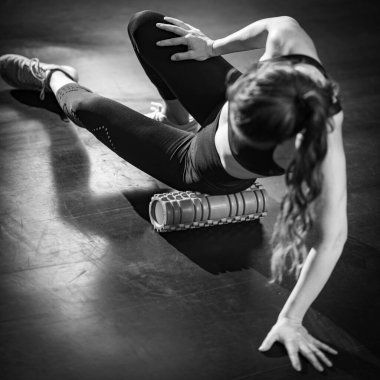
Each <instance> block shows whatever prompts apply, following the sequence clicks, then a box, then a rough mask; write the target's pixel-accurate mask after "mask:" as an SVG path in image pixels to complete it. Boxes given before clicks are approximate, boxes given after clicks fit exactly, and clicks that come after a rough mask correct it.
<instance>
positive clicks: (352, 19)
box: [0, 0, 380, 380]
mask: <svg viewBox="0 0 380 380" xmlns="http://www.w3.org/2000/svg"><path fill="white" fill-rule="evenodd" d="M355 3H356V5H354V4H355ZM141 9H154V10H158V11H161V12H163V13H166V14H170V15H172V16H175V17H178V18H181V19H184V20H185V21H188V22H189V23H191V24H194V25H195V26H197V27H199V28H201V29H202V30H203V31H204V32H205V33H207V34H209V35H210V36H211V37H213V38H217V37H221V36H224V35H226V34H228V33H230V32H232V31H234V30H237V29H238V28H240V27H243V26H245V25H247V24H248V23H250V22H252V21H254V20H257V19H259V18H264V17H270V16H278V15H285V14H287V15H291V16H293V17H295V18H296V19H297V20H299V22H300V23H301V24H302V25H303V26H304V28H305V29H306V30H307V31H308V32H309V33H310V35H311V36H312V37H313V38H314V40H315V43H316V45H317V47H318V49H319V53H320V57H321V59H322V61H323V63H324V64H325V66H326V67H327V69H328V71H329V73H330V74H331V76H333V77H334V78H335V79H336V80H337V81H338V82H339V83H340V85H341V88H342V94H343V99H344V108H345V124H344V139H345V150H346V155H347V169H348V192H349V196H348V218H349V238H348V241H347V244H346V246H345V249H344V252H343V255H342V257H341V260H340V261H339V263H338V265H337V267H336V270H335V271H334V273H333V275H332V277H331V279H330V281H329V282H328V284H327V286H326V287H325V289H324V290H323V292H322V293H321V295H320V296H319V298H318V299H317V301H316V302H315V303H314V305H313V307H312V309H311V310H310V311H309V313H308V315H307V317H306V326H307V327H308V328H309V330H310V331H311V332H312V333H313V334H314V335H315V336H317V337H319V338H320V339H322V340H324V341H325V342H328V343H329V344H331V345H332V346H334V347H336V348H337V349H338V350H339V355H338V356H337V357H336V358H335V359H334V364H335V366H334V368H333V369H327V370H326V371H325V373H323V374H319V373H317V372H316V371H315V370H314V369H313V368H312V367H311V366H310V365H309V364H307V363H306V362H305V361H303V371H302V372H301V373H296V372H294V371H293V370H292V368H291V366H290V363H289V360H288V357H287V356H286V355H285V353H284V350H283V349H282V347H280V346H275V347H274V348H273V349H272V350H271V351H270V352H269V353H268V354H266V355H264V354H262V353H259V352H258V350H257V349H258V346H259V345H260V343H261V341H262V340H263V338H264V337H265V335H266V333H267V332H268V330H269V329H270V327H271V326H272V324H273V323H274V322H275V319H276V317H277V314H278V312H279V311H280V309H281V307H282V305H283V303H284V301H285V299H286V297H287V296H288V294H289V289H290V286H291V284H290V283H289V284H286V285H283V286H278V285H268V262H269V253H270V252H269V249H268V247H269V238H270V235H271V232H272V229H273V223H274V220H275V217H276V213H277V211H278V206H279V201H280V199H281V196H282V194H283V192H284V185H283V178H282V177H280V178H268V179H265V180H262V184H263V185H265V187H266V188H267V190H268V192H269V200H270V205H269V206H270V212H269V216H268V217H267V218H265V219H263V220H262V221H261V222H251V223H243V224H240V225H227V226H221V227H215V228H210V229H200V230H194V231H191V232H177V233H172V234H164V235H160V234H158V233H156V232H154V231H153V230H152V228H151V225H150V223H149V220H148V216H147V211H148V203H149V199H150V197H151V195H152V194H154V193H156V192H159V191H162V189H163V188H165V186H164V185H163V184H161V183H159V182H158V181H156V180H155V179H153V178H151V177H149V176H148V175H146V174H145V173H142V172H140V171H139V170H137V169H136V168H134V167H132V166H131V165H129V164H128V163H126V162H123V161H122V160H121V159H120V158H119V157H118V156H116V155H115V154H113V153H112V152H110V151H109V150H108V149H107V148H106V147H104V146H102V144H101V143H100V142H98V141H97V140H96V139H95V138H94V137H93V136H92V135H90V134H89V133H88V132H87V131H85V130H83V129H79V128H77V127H75V126H74V125H72V124H70V123H67V122H65V121H63V120H62V115H61V114H60V112H59V110H58V108H57V105H56V104H55V102H54V100H53V99H52V98H51V97H48V99H47V101H45V102H44V103H42V102H41V101H40V100H39V98H38V94H37V93H33V92H29V91H22V90H12V89H11V88H10V87H9V86H7V85H6V84H5V83H4V82H2V81H1V82H0V86H1V87H0V227H1V229H0V378H1V379H3V380H5V379H7V380H8V379H15V380H33V379H83V380H84V379H91V380H97V379H112V380H119V379H128V380H144V379H148V380H155V379H166V380H172V379H175V380H179V379H181V380H182V379H183V380H188V379H189V380H203V379H204V380H232V379H235V380H237V379H239V380H243V379H244V380H248V379H255V380H266V379H270V380H277V379H286V380H287V379H297V378H305V379H319V378H329V379H365V380H367V379H378V378H380V377H379V376H380V375H379V374H380V323H379V321H380V311H379V309H380V298H379V290H380V281H379V273H380V237H379V232H380V229H379V226H380V223H379V211H380V210H379V138H380V129H379V119H380V107H379V105H380V94H379V87H380V86H379V80H380V69H379V68H380V54H379V49H378V45H379V37H378V36H379V32H380V30H379V29H380V28H379V22H378V20H377V14H378V13H377V4H376V2H375V1H372V2H370V1H360V2H347V1H343V0H333V1H330V0H315V1H303V2H301V1H298V0H297V1H296V0H285V1H284V0H265V1H264V0H255V1H252V0H236V1H230V0H220V1H218V0H210V1H200V0H193V1H188V2H184V1H180V0H178V1H175V0H163V1H160V2H155V1H152V0H149V1H146V0H139V1H137V0H125V1H119V0H108V1H104V2H100V1H95V0H82V1H74V0H65V1H62V0H60V1H56V0H54V1H53V0H51V1H42V0H35V1H27V0H19V1H11V0H3V1H1V4H0V28H1V29H0V32H1V33H0V44H1V46H0V54H4V53H9V52H13V53H20V54H24V55H28V56H37V57H39V58H41V60H44V61H48V62H57V63H65V64H70V65H73V66H75V67H77V68H78V70H79V73H80V77H81V83H82V84H83V85H85V86H87V87H90V88H91V89H93V90H94V91H96V92H99V93H101V94H102V95H105V96H108V97H112V98H114V99H116V100H119V101H121V102H123V103H125V104H128V105H129V106H131V107H132V108H135V109H136V110H138V111H141V112H147V111H149V102H150V101H157V100H159V98H158V94H157V92H156V91H155V89H154V88H153V86H152V85H151V84H150V83H149V82H148V80H147V79H146V78H145V75H144V73H143V71H142V69H141V68H140V66H139V64H138V61H137V59H136V57H135V56H134V54H133V53H132V48H131V44H130V42H129V41H128V39H127V34H126V24H127V20H128V19H129V18H130V16H131V15H132V14H133V13H134V12H136V11H138V10H141ZM259 53H260V52H255V53H244V54H235V55H231V56H229V57H228V59H229V60H230V61H231V62H232V63H234V64H235V65H237V66H238V67H239V68H241V69H244V68H246V67H247V66H248V65H249V63H250V62H251V61H252V60H254V59H257V57H259ZM201 91H202V89H200V94H201ZM200 96H201V95H200Z"/></svg>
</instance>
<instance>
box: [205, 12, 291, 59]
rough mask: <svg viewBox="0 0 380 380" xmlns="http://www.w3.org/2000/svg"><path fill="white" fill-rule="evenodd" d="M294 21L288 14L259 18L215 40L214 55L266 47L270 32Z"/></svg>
mask: <svg viewBox="0 0 380 380" xmlns="http://www.w3.org/2000/svg"><path fill="white" fill-rule="evenodd" d="M293 22H295V20H293V19H292V18H290V17H287V16H280V17H271V18H266V19H262V20H258V21H256V22H254V23H252V24H250V25H248V26H246V27H245V28H243V29H240V30H238V31H237V32H235V33H232V34H230V35H228V36H226V37H224V38H220V39H217V40H215V41H214V42H213V46H212V47H213V56H220V55H224V54H230V53H235V52H241V51H246V50H253V49H261V48H264V47H265V46H266V42H267V38H268V34H269V33H271V32H272V31H273V30H275V29H278V28H281V27H283V26H284V25H286V24H289V23H293Z"/></svg>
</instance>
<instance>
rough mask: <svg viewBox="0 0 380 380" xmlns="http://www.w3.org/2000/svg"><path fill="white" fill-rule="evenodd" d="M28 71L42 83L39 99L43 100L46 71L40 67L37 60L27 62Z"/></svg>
mask: <svg viewBox="0 0 380 380" xmlns="http://www.w3.org/2000/svg"><path fill="white" fill-rule="evenodd" d="M29 69H30V72H31V73H32V75H33V76H34V77H35V78H36V79H38V80H39V81H40V82H41V83H42V90H41V93H40V99H41V100H44V99H45V91H46V87H47V85H46V77H47V76H46V70H45V69H43V68H42V67H41V66H40V60H39V59H38V58H32V59H31V60H30V62H29Z"/></svg>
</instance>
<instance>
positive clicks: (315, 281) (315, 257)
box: [279, 231, 346, 321]
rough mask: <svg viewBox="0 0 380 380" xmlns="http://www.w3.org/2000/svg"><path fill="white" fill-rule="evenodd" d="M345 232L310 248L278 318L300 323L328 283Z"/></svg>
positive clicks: (340, 250)
mask: <svg viewBox="0 0 380 380" xmlns="http://www.w3.org/2000/svg"><path fill="white" fill-rule="evenodd" d="M345 240H346V235H345V232H344V231H342V232H341V233H339V234H337V237H336V239H334V240H333V241H331V242H323V241H322V242H320V243H319V244H317V245H316V246H315V248H312V249H311V250H310V252H309V255H308V257H307V259H306V260H305V263H304V265H303V268H302V271H301V274H300V277H299V279H298V281H297V284H296V286H295V287H294V289H293V291H292V292H291V294H290V296H289V298H288V300H287V301H286V303H285V305H284V307H283V309H282V310H281V312H280V315H279V318H281V317H287V318H290V319H294V320H297V321H302V319H303V317H304V315H305V313H306V312H307V310H308V309H309V307H310V305H311V304H312V303H313V302H314V300H315V299H316V298H317V296H318V295H319V293H320V292H321V290H322V289H323V287H324V286H325V284H326V282H327V281H328V279H329V277H330V275H331V273H332V271H333V269H334V267H335V265H336V263H337V261H338V259H339V257H340V255H341V253H342V250H343V247H344V243H345Z"/></svg>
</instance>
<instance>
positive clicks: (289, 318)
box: [277, 314, 303, 325]
mask: <svg viewBox="0 0 380 380" xmlns="http://www.w3.org/2000/svg"><path fill="white" fill-rule="evenodd" d="M280 321H287V322H290V323H294V324H297V325H301V324H302V321H303V318H301V317H297V316H289V315H285V314H280V315H279V316H278V318H277V322H280Z"/></svg>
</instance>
